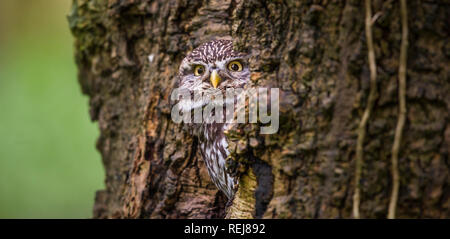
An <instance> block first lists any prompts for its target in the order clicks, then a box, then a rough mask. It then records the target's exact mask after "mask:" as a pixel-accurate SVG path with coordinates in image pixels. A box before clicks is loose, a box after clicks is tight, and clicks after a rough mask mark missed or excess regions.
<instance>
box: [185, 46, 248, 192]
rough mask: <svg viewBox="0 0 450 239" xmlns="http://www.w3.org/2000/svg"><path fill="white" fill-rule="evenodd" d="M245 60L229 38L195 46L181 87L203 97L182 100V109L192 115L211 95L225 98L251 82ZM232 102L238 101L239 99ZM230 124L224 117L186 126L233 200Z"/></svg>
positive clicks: (214, 177)
mask: <svg viewBox="0 0 450 239" xmlns="http://www.w3.org/2000/svg"><path fill="white" fill-rule="evenodd" d="M246 59H247V55H246V54H244V53H241V52H237V51H234V50H233V43H232V41H229V40H214V41H211V42H207V43H204V44H202V45H200V46H199V47H197V48H196V49H194V50H193V51H192V52H191V53H190V54H188V55H187V56H186V57H185V58H184V59H183V61H182V63H181V66H180V69H179V75H178V78H179V79H178V89H179V90H181V91H183V90H184V91H187V92H189V94H191V95H192V96H193V95H194V92H201V93H202V94H203V96H204V97H200V98H198V99H194V100H192V101H191V100H189V101H186V102H181V101H179V104H181V108H182V109H183V110H182V111H183V112H188V113H189V114H190V113H192V112H194V110H195V109H196V108H204V107H205V105H206V104H208V103H209V102H211V99H213V100H214V97H210V96H213V95H217V94H218V93H219V94H222V96H223V97H224V99H225V95H226V91H227V90H228V89H230V88H231V89H238V88H244V86H245V85H246V84H248V83H249V82H250V71H249V68H248V63H247V62H246ZM205 96H206V97H205ZM233 101H236V98H234V100H233ZM223 102H226V101H225V100H224V101H223ZM225 108H226V107H225V106H223V109H224V113H223V114H221V115H223V116H225V114H226V113H225ZM203 114H205V113H203ZM209 114H210V115H203V118H213V117H214V116H215V112H214V111H211V112H210V113H209ZM229 124H230V123H228V122H226V121H225V120H223V121H219V122H204V120H202V121H201V122H199V123H195V122H194V123H192V124H187V125H188V127H189V128H190V129H191V131H192V132H193V134H195V135H196V136H197V137H198V139H199V148H200V152H201V155H202V157H203V160H204V162H205V164H206V167H207V169H208V173H209V176H210V177H211V179H212V181H213V182H214V184H215V185H216V186H217V188H219V189H220V190H221V191H222V192H224V193H225V195H226V196H227V197H228V199H232V198H233V197H234V193H235V190H236V187H237V179H236V178H235V177H233V176H232V175H230V174H229V172H227V166H226V163H225V162H226V159H227V157H228V155H229V151H228V148H227V147H228V142H227V139H226V137H225V134H224V131H225V129H226V128H227V127H228V126H229Z"/></svg>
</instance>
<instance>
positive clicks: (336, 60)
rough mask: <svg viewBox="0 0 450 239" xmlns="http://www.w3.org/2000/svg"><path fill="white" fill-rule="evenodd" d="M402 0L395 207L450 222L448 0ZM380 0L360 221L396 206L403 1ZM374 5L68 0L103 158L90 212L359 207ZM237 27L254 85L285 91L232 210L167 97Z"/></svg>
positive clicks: (287, 212)
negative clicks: (193, 61) (194, 59)
mask: <svg viewBox="0 0 450 239" xmlns="http://www.w3.org/2000/svg"><path fill="white" fill-rule="evenodd" d="M407 4H408V6H407V10H408V21H407V23H408V30H409V36H408V42H409V45H408V48H407V56H408V58H407V70H406V77H407V78H406V91H405V92H406V94H405V99H406V109H407V111H406V121H405V126H404V128H403V131H402V132H403V137H402V139H401V141H400V142H399V143H400V148H399V149H400V150H399V154H398V173H399V185H400V187H399V191H398V202H397V203H396V217H398V218H448V217H450V179H449V172H450V170H449V168H450V161H449V150H450V123H449V108H450V97H449V92H450V81H449V66H450V62H449V57H450V44H449V42H448V39H449V35H450V28H449V27H448V19H450V10H449V9H450V8H449V3H448V1H437V0H436V1H432V0H430V1H418V0H413V1H407ZM371 6H372V14H373V15H374V17H373V18H372V22H373V23H372V26H371V27H372V29H371V31H372V34H373V50H374V53H375V60H376V73H377V77H376V86H377V87H376V88H377V91H376V95H375V98H374V99H375V100H374V102H373V107H372V110H371V114H370V117H369V118H368V121H367V124H366V126H365V127H363V130H364V132H365V137H364V138H362V139H363V141H362V143H363V144H362V146H363V147H362V149H363V150H362V153H363V155H364V157H363V158H362V161H361V166H362V168H361V174H360V180H359V188H360V199H359V202H360V204H359V207H358V208H359V210H360V217H361V218H386V217H387V214H388V207H389V203H390V197H391V193H392V185H393V182H392V175H391V174H392V170H391V157H392V155H391V154H392V147H393V143H394V136H395V131H396V125H397V118H398V117H399V113H398V112H399V95H398V86H399V84H398V79H399V76H398V75H399V71H398V69H399V58H400V45H401V41H402V23H401V17H400V16H401V12H400V3H399V1H379V0H374V1H373V2H372V4H371ZM364 9H365V5H364V2H363V1H294V0H277V1H257V0H249V1H243V0H208V1H203V0H153V1H150V0H147V1H146V0H109V1H104V0H74V1H73V8H72V11H71V13H70V15H69V22H70V27H71V29H72V32H73V34H74V36H75V50H76V63H77V65H78V69H79V82H80V84H81V87H82V90H83V93H84V94H86V95H88V96H89V98H90V115H91V118H92V120H94V121H98V125H99V127H100V138H99V139H98V142H97V148H98V150H99V151H100V152H101V155H102V159H103V164H104V167H105V170H106V178H105V183H106V188H105V189H104V190H101V191H99V192H98V193H97V195H96V202H95V206H94V217H95V218H223V217H226V214H227V213H228V216H227V217H257V218H260V217H263V218H351V217H353V215H352V208H353V206H354V203H355V202H354V200H353V195H354V192H355V188H356V187H357V186H358V183H355V176H356V175H355V172H356V166H357V165H356V164H355V157H356V148H357V140H358V127H359V124H360V122H361V119H362V116H363V113H364V111H365V109H366V106H367V104H368V96H369V92H370V68H369V62H368V47H367V39H366V38H367V37H366V32H365V17H366V15H365V11H364ZM227 37H229V38H230V39H233V41H234V45H235V48H236V49H238V50H240V51H244V52H248V53H249V54H251V58H250V68H251V71H252V81H253V82H255V83H256V84H257V85H260V86H267V85H270V86H275V87H279V88H280V89H281V90H283V91H284V92H288V93H287V94H284V95H282V99H281V101H282V103H281V119H280V121H281V122H280V130H279V132H278V133H277V134H274V135H265V136H261V135H260V136H258V139H257V141H256V142H260V143H259V144H257V145H255V144H249V145H246V146H245V147H246V150H245V152H246V154H244V156H245V155H246V156H247V157H250V158H251V159H252V160H247V161H245V160H240V159H239V157H240V158H242V157H244V156H243V154H242V153H241V154H239V152H236V153H235V154H233V155H235V156H236V158H235V160H237V161H238V162H240V163H242V164H243V165H244V166H245V169H246V171H245V172H244V173H243V174H242V176H241V179H240V187H239V191H238V193H237V196H236V198H235V200H234V201H233V203H232V205H231V207H230V208H229V209H228V211H226V210H225V205H226V203H227V200H226V197H225V196H224V195H223V194H222V193H221V192H219V191H218V190H217V189H216V187H215V186H214V184H213V183H212V182H211V180H210V179H209V176H208V173H207V170H206V168H205V165H204V163H203V161H202V159H201V157H200V155H199V152H198V149H197V144H198V143H197V139H195V138H193V137H191V136H190V135H189V134H188V133H186V132H185V131H184V130H183V129H182V126H181V125H179V124H175V123H174V122H173V121H172V120H171V118H170V107H169V101H168V99H169V96H170V93H171V90H172V88H173V87H174V84H175V81H176V79H175V76H176V74H177V71H178V67H179V64H180V62H181V60H182V59H183V58H184V57H185V56H186V54H187V53H188V52H189V51H191V50H192V49H194V48H195V47H197V46H198V45H199V44H201V43H203V42H206V41H209V40H211V39H216V38H227ZM237 137H238V138H237V139H238V140H240V141H242V142H245V143H246V142H248V141H249V140H250V138H251V137H249V135H248V134H246V135H238V136H237ZM232 151H233V150H232ZM233 152H234V151H233Z"/></svg>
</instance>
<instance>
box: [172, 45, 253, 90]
mask: <svg viewBox="0 0 450 239" xmlns="http://www.w3.org/2000/svg"><path fill="white" fill-rule="evenodd" d="M178 76H179V88H180V89H184V90H189V91H191V92H193V91H201V92H204V93H214V92H217V91H222V92H224V91H225V90H226V89H227V88H230V87H231V88H234V89H236V88H242V87H243V86H244V85H245V84H246V83H247V82H248V81H249V79H250V71H249V68H248V62H247V55H246V54H245V53H241V52H236V51H234V50H233V43H232V41H229V40H214V41H210V42H207V43H204V44H202V45H200V46H199V47H197V48H196V49H194V50H193V51H192V52H191V53H190V54H188V55H187V56H186V57H185V58H184V59H183V61H182V63H181V65H180V69H179V75H178Z"/></svg>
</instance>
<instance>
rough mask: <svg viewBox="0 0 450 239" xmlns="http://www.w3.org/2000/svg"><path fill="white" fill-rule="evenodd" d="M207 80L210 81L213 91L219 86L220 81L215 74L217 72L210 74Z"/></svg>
mask: <svg viewBox="0 0 450 239" xmlns="http://www.w3.org/2000/svg"><path fill="white" fill-rule="evenodd" d="M209 80H210V81H211V84H212V85H213V87H214V89H215V88H217V86H218V85H219V83H220V81H221V80H222V79H220V76H219V74H218V73H217V70H213V72H212V73H211V76H210V77H209Z"/></svg>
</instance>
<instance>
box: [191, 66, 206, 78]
mask: <svg viewBox="0 0 450 239" xmlns="http://www.w3.org/2000/svg"><path fill="white" fill-rule="evenodd" d="M203 73H205V67H204V66H202V65H196V66H195V68H194V75H195V76H201V75H203Z"/></svg>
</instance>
